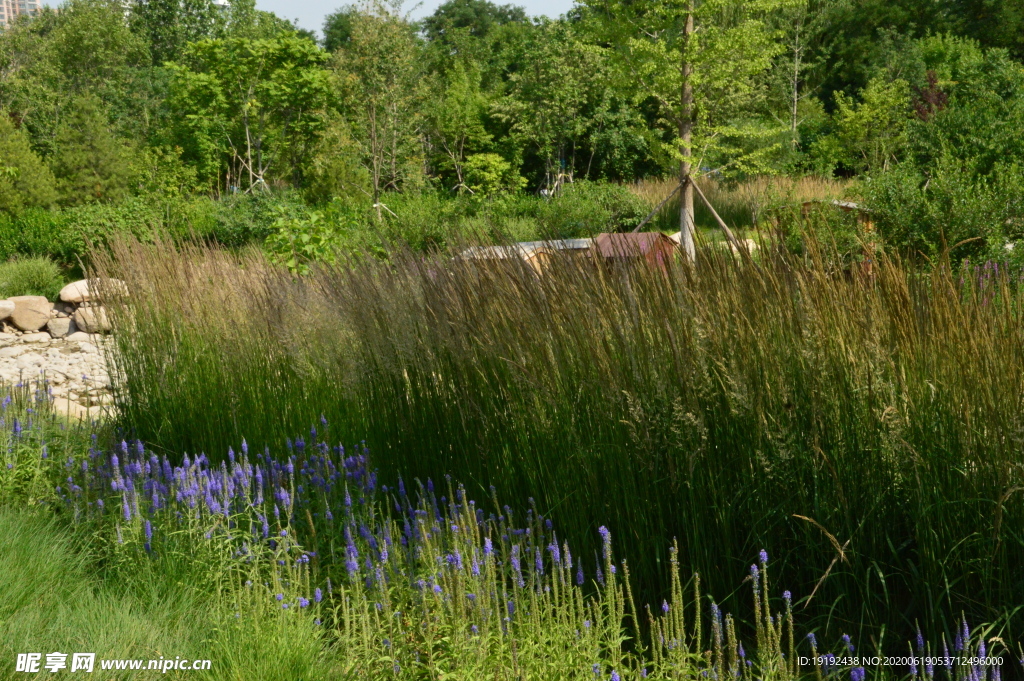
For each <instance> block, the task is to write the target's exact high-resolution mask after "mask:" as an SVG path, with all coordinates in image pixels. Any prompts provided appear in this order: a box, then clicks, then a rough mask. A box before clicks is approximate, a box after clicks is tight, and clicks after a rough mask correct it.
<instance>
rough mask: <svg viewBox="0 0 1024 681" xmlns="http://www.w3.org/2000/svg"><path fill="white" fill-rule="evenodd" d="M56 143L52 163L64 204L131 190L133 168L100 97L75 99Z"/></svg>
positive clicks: (113, 197) (114, 196) (110, 197)
mask: <svg viewBox="0 0 1024 681" xmlns="http://www.w3.org/2000/svg"><path fill="white" fill-rule="evenodd" d="M54 147H55V150H54V154H53V157H52V158H51V161H50V165H51V167H52V169H53V174H54V176H55V177H56V179H57V191H58V194H59V200H60V203H61V204H62V205H65V206H75V205H79V204H82V203H92V202H97V201H116V200H118V199H120V198H122V197H124V196H125V195H126V194H127V193H128V189H129V184H130V182H131V176H132V172H131V166H130V163H129V159H128V153H127V149H126V148H125V145H124V144H123V143H122V142H121V141H120V140H118V139H117V138H116V137H115V136H114V134H113V132H111V130H110V122H109V119H108V118H107V114H106V111H105V110H104V108H103V104H102V103H101V102H100V101H99V99H98V98H96V97H94V96H88V95H86V96H83V97H80V98H78V99H77V100H75V102H74V106H73V108H72V113H71V115H70V116H68V117H67V119H66V120H65V121H64V122H63V123H62V124H61V126H60V128H58V130H57V137H56V140H55V144H54Z"/></svg>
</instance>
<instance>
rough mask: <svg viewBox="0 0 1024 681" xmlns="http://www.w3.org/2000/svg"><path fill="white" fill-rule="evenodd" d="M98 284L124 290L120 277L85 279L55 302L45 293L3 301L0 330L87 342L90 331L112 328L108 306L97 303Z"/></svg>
mask: <svg viewBox="0 0 1024 681" xmlns="http://www.w3.org/2000/svg"><path fill="white" fill-rule="evenodd" d="M96 284H101V285H102V287H104V288H105V290H108V291H109V290H113V291H115V292H124V290H125V288H126V287H125V285H124V283H123V282H121V281H117V280H116V279H110V280H105V281H103V282H98V281H97V280H91V281H90V280H88V279H82V280H81V281H76V282H73V283H70V284H68V285H67V286H65V287H64V288H62V289H61V291H60V301H58V302H56V303H51V302H50V301H49V300H47V299H46V298H45V297H43V296H15V297H13V298H8V299H7V300H0V332H3V333H4V334H8V335H12V336H16V337H19V338H23V339H24V340H25V341H26V342H43V341H48V340H50V339H51V338H67V339H68V340H71V341H87V340H88V336H89V334H97V333H106V332H108V331H110V319H109V318H108V316H107V311H106V309H105V308H104V307H103V306H102V305H100V304H99V303H98V302H96V290H95V289H96Z"/></svg>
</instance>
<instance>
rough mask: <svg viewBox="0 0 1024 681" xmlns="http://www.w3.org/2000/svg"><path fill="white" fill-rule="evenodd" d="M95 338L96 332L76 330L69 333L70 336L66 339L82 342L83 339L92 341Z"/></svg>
mask: <svg viewBox="0 0 1024 681" xmlns="http://www.w3.org/2000/svg"><path fill="white" fill-rule="evenodd" d="M94 338H95V335H94V334H91V333H86V332H85V331H75V332H74V333H70V334H68V337H67V338H65V339H64V340H67V341H74V342H79V343H80V342H82V341H91V340H93V339H94Z"/></svg>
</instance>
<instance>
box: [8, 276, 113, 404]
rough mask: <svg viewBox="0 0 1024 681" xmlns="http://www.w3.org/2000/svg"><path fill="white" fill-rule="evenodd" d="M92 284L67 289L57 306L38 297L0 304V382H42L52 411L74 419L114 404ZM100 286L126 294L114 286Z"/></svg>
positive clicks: (105, 322)
mask: <svg viewBox="0 0 1024 681" xmlns="http://www.w3.org/2000/svg"><path fill="white" fill-rule="evenodd" d="M95 283H98V282H96V281H95V280H93V281H90V280H86V279H83V280H82V281H76V282H74V283H71V284H68V285H67V286H65V287H64V288H63V289H61V292H60V301H59V302H56V303H51V302H50V301H49V300H47V299H46V298H45V297H43V296H15V297H13V298H8V299H6V300H0V380H4V381H8V382H11V383H24V384H28V385H31V386H35V387H43V385H44V384H43V379H44V378H45V381H46V383H45V387H46V389H47V390H48V392H49V393H50V395H51V396H52V397H53V400H54V401H53V406H54V409H56V410H57V411H58V412H60V413H62V414H66V415H67V416H69V417H70V418H73V419H87V420H92V419H95V418H99V417H100V416H101V414H102V413H103V412H104V411H105V410H109V409H110V408H111V404H112V402H113V398H112V395H111V392H110V375H109V374H108V373H107V365H106V361H105V359H104V355H103V351H102V350H103V345H104V343H106V342H107V339H106V338H105V337H104V336H103V335H101V334H104V333H106V332H108V331H110V320H109V318H108V316H107V311H106V309H105V308H104V307H103V306H102V305H100V304H99V303H98V302H97V301H96V292H95V289H94V287H93V286H92V284H95ZM102 286H103V287H107V288H105V290H111V289H110V288H109V287H117V288H114V289H113V290H115V291H117V292H121V293H123V292H124V290H125V286H124V284H123V283H122V282H119V281H116V280H107V281H103V282H102Z"/></svg>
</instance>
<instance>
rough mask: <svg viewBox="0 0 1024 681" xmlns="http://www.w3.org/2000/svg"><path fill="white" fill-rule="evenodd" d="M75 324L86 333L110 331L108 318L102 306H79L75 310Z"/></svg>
mask: <svg viewBox="0 0 1024 681" xmlns="http://www.w3.org/2000/svg"><path fill="white" fill-rule="evenodd" d="M75 324H76V325H77V326H78V327H79V328H80V329H82V331H85V332H86V333H103V332H106V331H110V319H109V318H108V317H107V310H106V308H104V307H102V306H101V307H80V308H78V309H77V310H76V311H75Z"/></svg>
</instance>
